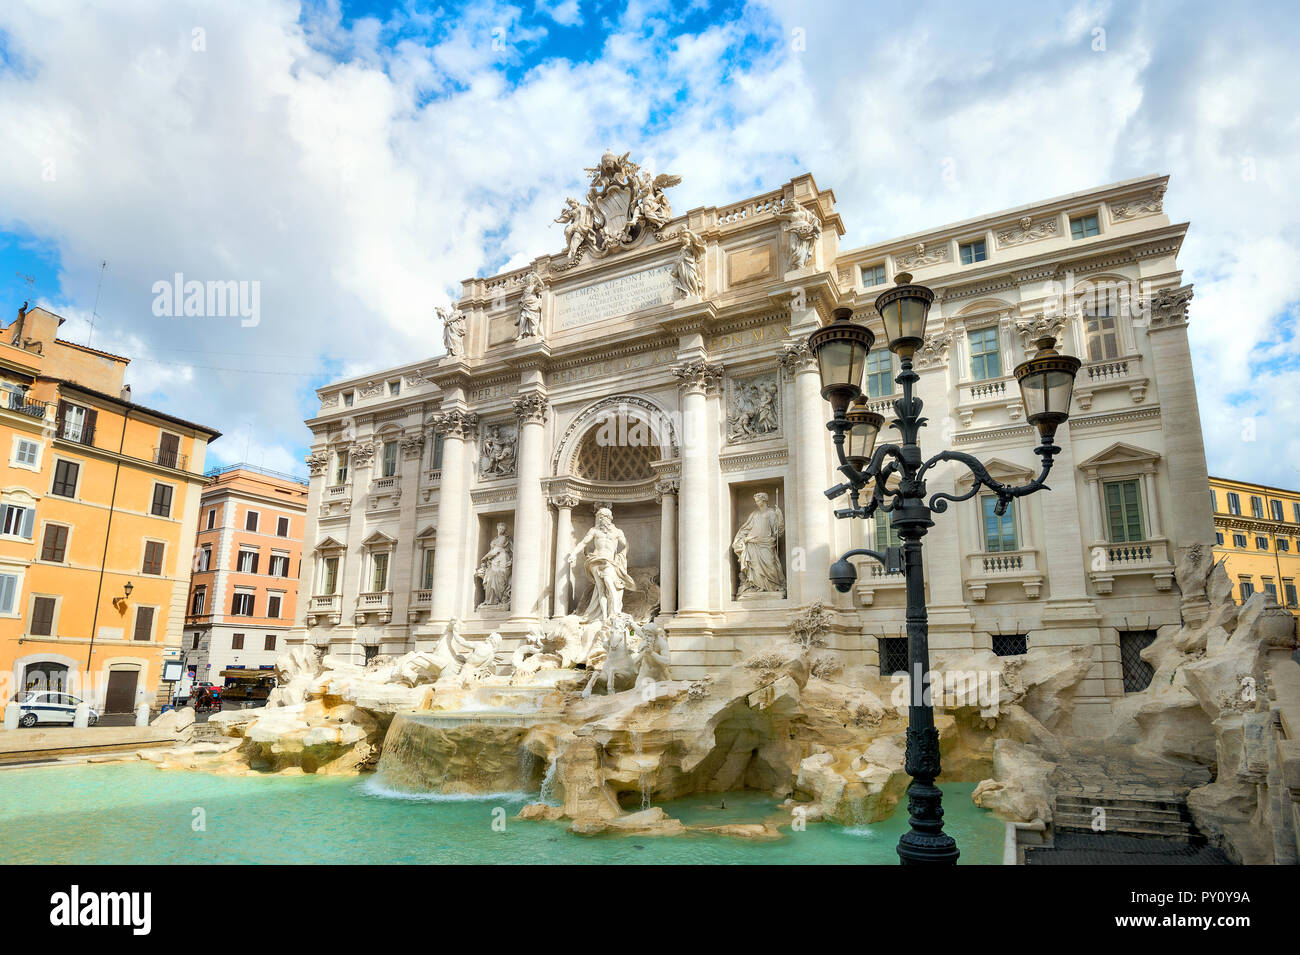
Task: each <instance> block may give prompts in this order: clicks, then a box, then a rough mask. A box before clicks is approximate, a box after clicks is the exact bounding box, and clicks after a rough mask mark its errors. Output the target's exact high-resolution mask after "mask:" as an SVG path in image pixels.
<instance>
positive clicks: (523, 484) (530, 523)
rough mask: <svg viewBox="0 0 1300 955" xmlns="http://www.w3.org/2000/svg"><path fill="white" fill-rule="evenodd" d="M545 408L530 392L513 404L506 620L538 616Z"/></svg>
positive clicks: (543, 518)
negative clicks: (514, 479) (515, 437)
mask: <svg viewBox="0 0 1300 955" xmlns="http://www.w3.org/2000/svg"><path fill="white" fill-rule="evenodd" d="M548 409H549V405H548V404H547V403H546V396H545V395H542V394H540V393H539V392H535V391H534V392H530V393H528V394H526V395H524V396H523V397H522V398H520V399H518V400H517V401H516V402H515V416H516V417H517V418H518V419H519V445H518V447H519V457H518V459H517V461H516V467H517V468H518V474H519V484H518V491H517V493H516V495H515V546H514V550H515V563H514V571H513V574H512V576H511V578H510V619H511V620H520V621H534V620H537V619H538V617H539V616H540V615H541V608H539V607H538V605H537V604H538V600H539V598H540V594H541V582H542V538H543V531H544V529H545V525H546V498H545V496H544V495H543V494H542V470H543V467H544V462H543V461H542V455H543V453H544V450H545V448H544V446H543V442H544V438H545V429H546V416H547V411H548Z"/></svg>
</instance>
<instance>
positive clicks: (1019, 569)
mask: <svg viewBox="0 0 1300 955" xmlns="http://www.w3.org/2000/svg"><path fill="white" fill-rule="evenodd" d="M992 584H1020V586H1021V587H1022V588H1023V589H1024V592H1025V596H1026V597H1028V598H1029V599H1030V600H1037V599H1038V596H1039V594H1041V593H1042V590H1043V572H1042V570H1041V568H1040V567H1039V566H1038V551H1036V550H1007V551H989V552H987V553H978V554H971V555H970V556H968V557H967V558H966V589H967V590H969V591H970V596H971V600H976V601H982V600H984V599H985V598H986V597H987V596H988V589H989V586H990V585H992Z"/></svg>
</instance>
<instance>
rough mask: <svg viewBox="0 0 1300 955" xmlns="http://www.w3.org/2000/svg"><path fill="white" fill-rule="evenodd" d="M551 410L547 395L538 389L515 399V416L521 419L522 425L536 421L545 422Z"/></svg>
mask: <svg viewBox="0 0 1300 955" xmlns="http://www.w3.org/2000/svg"><path fill="white" fill-rule="evenodd" d="M550 410H551V405H550V402H549V401H547V400H546V396H545V395H543V394H542V393H541V392H537V391H532V392H529V393H528V394H526V395H524V396H523V397H522V398H517V399H515V402H514V411H515V417H516V418H518V419H519V423H520V424H521V425H522V424H528V423H530V422H534V421H535V422H538V423H540V424H544V423H545V422H546V419H547V417H548V416H549V414H550Z"/></svg>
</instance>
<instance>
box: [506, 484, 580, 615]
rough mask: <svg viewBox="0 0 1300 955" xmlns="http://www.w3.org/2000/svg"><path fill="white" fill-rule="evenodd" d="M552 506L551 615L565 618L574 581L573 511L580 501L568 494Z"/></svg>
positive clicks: (556, 500)
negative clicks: (571, 565)
mask: <svg viewBox="0 0 1300 955" xmlns="http://www.w3.org/2000/svg"><path fill="white" fill-rule="evenodd" d="M551 504H552V505H553V506H554V507H555V580H554V581H553V582H552V584H551V598H552V610H551V614H552V616H556V617H563V616H564V615H565V614H567V613H568V612H569V596H570V593H569V591H570V589H571V587H570V580H571V579H572V578H571V577H570V573H569V551H570V550H572V549H573V509H574V508H575V507H577V506H578V499H577V498H576V497H573V496H571V495H568V494H566V495H564V496H563V497H557V498H555V500H553V501H551ZM516 559H517V558H516Z"/></svg>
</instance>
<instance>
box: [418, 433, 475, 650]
mask: <svg viewBox="0 0 1300 955" xmlns="http://www.w3.org/2000/svg"><path fill="white" fill-rule="evenodd" d="M477 427H478V415H476V414H469V413H467V412H464V411H459V410H453V411H448V412H447V413H445V414H441V415H439V416H438V417H437V418H436V419H435V421H434V430H435V431H437V432H438V434H440V435H442V480H441V481H440V482H439V485H438V543H437V546H436V549H435V550H434V553H433V594H432V595H431V598H430V602H429V625H430V629H432V630H433V631H434V632H441V631H442V629H443V628H444V627H445V626H446V625H447V621H448V620H450V619H451V618H452V617H455V616H459V615H460V613H461V606H460V595H461V592H462V591H463V590H464V588H463V587H462V586H461V582H462V581H461V576H460V569H461V559H462V555H461V551H462V549H463V547H464V542H465V513H466V508H465V498H466V494H465V442H466V441H467V440H468V439H469V437H470V435H471V434H473V432H474V429H475V428H477Z"/></svg>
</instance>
